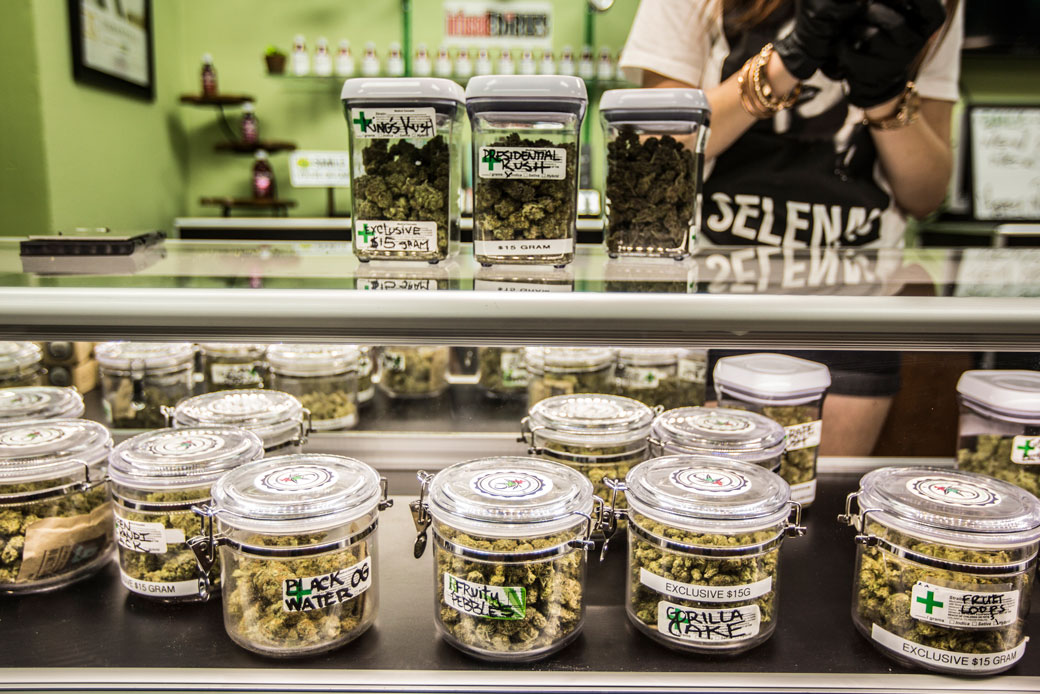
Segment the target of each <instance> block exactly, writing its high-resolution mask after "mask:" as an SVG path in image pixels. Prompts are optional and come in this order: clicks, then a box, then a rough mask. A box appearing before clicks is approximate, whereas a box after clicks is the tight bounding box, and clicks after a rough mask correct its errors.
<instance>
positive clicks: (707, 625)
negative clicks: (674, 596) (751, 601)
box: [657, 600, 762, 643]
mask: <svg viewBox="0 0 1040 694" xmlns="http://www.w3.org/2000/svg"><path fill="white" fill-rule="evenodd" d="M761 625H762V611H761V610H760V609H759V608H758V605H745V606H743V607H717V608H709V609H702V608H699V607H683V606H682V605H675V604H673V603H670V602H667V601H664V600H662V601H661V602H659V603H657V630H658V631H660V632H661V633H662V634H666V635H668V636H671V637H673V638H676V639H680V640H682V641H694V642H697V643H719V642H735V641H744V640H745V639H750V638H751V637H753V636H755V635H756V634H757V633H758V632H759V630H760V629H761Z"/></svg>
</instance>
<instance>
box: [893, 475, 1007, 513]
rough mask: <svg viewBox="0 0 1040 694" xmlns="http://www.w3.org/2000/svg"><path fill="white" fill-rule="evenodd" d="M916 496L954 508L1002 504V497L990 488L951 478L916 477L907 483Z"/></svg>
mask: <svg viewBox="0 0 1040 694" xmlns="http://www.w3.org/2000/svg"><path fill="white" fill-rule="evenodd" d="M906 488H907V490H909V492H910V493H911V494H913V495H914V496H917V497H920V498H921V499H925V500H927V501H936V502H938V503H940V504H950V505H952V506H992V505H994V504H998V503H1000V495H998V494H997V493H996V492H995V491H993V490H992V489H990V488H989V487H985V486H983V485H981V484H977V483H975V482H968V481H967V480H957V479H953V478H950V477H941V476H929V477H915V478H913V479H911V480H909V481H908V482H907V483H906Z"/></svg>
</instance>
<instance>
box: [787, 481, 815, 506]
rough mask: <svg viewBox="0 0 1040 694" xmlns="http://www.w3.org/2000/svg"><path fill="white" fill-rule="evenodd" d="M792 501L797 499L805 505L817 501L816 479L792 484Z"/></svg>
mask: <svg viewBox="0 0 1040 694" xmlns="http://www.w3.org/2000/svg"><path fill="white" fill-rule="evenodd" d="M791 501H797V502H798V503H799V504H802V505H803V506H804V505H805V504H811V503H812V502H814V501H816V480H809V481H808V482H799V483H798V484H792V485H791Z"/></svg>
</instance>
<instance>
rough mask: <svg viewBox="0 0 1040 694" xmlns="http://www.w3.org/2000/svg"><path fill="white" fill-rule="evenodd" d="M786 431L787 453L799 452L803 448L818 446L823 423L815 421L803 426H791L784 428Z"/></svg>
mask: <svg viewBox="0 0 1040 694" xmlns="http://www.w3.org/2000/svg"><path fill="white" fill-rule="evenodd" d="M784 429H786V430H787V449H786V450H789V451H800V450H802V449H803V448H813V447H815V446H819V445H820V437H821V436H822V435H823V421H822V420H819V419H817V420H816V421H814V422H805V423H803V424H792V425H791V426H788V427H784Z"/></svg>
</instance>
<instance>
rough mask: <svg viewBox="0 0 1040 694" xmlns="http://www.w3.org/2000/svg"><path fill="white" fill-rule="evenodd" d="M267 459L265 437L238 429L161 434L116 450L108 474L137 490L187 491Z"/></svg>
mask: <svg viewBox="0 0 1040 694" xmlns="http://www.w3.org/2000/svg"><path fill="white" fill-rule="evenodd" d="M263 455H264V444H263V441H261V440H260V437H259V436H257V435H256V434H254V433H252V432H251V431H247V430H245V429H239V428H237V427H221V426H211V427H187V428H183V429H156V430H155V431H149V432H146V433H144V434H138V435H137V436H134V437H132V438H129V439H127V440H126V441H123V442H122V443H121V444H119V445H118V446H116V447H115V448H114V449H113V450H112V453H111V454H110V455H109V457H108V472H109V477H110V478H111V479H112V481H113V482H116V483H118V484H122V485H125V486H128V487H133V488H136V489H143V490H146V491H148V490H151V489H155V488H177V489H184V488H187V487H200V486H204V485H205V486H208V485H209V484H211V483H212V482H213V481H215V480H216V479H217V478H219V477H220V476H221V475H223V474H224V473H225V472H227V471H228V470H232V469H234V468H236V467H238V466H239V465H242V464H243V463H248V462H250V461H253V460H258V459H260V458H261V457H263Z"/></svg>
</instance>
